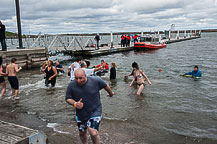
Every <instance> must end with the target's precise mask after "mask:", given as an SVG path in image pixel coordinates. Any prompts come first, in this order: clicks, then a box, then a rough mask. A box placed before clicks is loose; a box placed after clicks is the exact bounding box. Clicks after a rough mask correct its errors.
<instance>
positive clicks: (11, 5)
mask: <svg viewBox="0 0 217 144" xmlns="http://www.w3.org/2000/svg"><path fill="white" fill-rule="evenodd" d="M20 11H21V19H22V20H21V22H22V33H23V34H38V33H39V32H41V33H42V34H71V33H102V32H108V33H109V32H110V31H112V32H141V31H144V32H145V31H159V30H169V29H170V28H171V24H175V29H176V30H185V29H192V30H194V29H216V28H217V0H20ZM0 20H1V21H2V23H3V24H5V26H6V29H7V31H11V32H17V22H16V9H15V0H0Z"/></svg>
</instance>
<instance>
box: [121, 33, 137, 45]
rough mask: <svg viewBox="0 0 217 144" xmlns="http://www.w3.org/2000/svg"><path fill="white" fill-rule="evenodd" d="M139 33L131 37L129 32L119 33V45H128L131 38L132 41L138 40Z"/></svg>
mask: <svg viewBox="0 0 217 144" xmlns="http://www.w3.org/2000/svg"><path fill="white" fill-rule="evenodd" d="M138 37H139V35H137V34H135V35H134V36H133V37H131V35H130V34H128V35H121V47H129V46H130V42H131V39H132V38H133V41H134V43H135V42H138Z"/></svg>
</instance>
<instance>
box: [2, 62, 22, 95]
mask: <svg viewBox="0 0 217 144" xmlns="http://www.w3.org/2000/svg"><path fill="white" fill-rule="evenodd" d="M16 61H17V59H16V58H12V59H11V64H9V65H8V66H7V67H6V74H7V75H8V81H9V83H10V85H11V88H12V93H13V94H14V98H15V99H19V97H18V89H19V81H18V79H17V73H18V72H19V71H20V70H21V69H22V67H19V68H18V66H17V64H16Z"/></svg>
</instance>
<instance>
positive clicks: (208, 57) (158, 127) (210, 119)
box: [8, 33, 217, 144]
mask: <svg viewBox="0 0 217 144" xmlns="http://www.w3.org/2000/svg"><path fill="white" fill-rule="evenodd" d="M216 38H217V33H203V34H202V37H201V38H200V39H194V40H189V41H183V42H179V43H173V44H168V45H167V48H164V49H159V50H155V51H139V52H135V51H130V52H124V53H117V54H111V55H108V56H100V57H95V58H90V59H88V60H90V62H91V64H92V65H96V64H99V63H100V60H101V59H104V60H105V61H106V62H107V63H109V64H110V63H111V62H115V63H116V65H117V66H118V67H117V80H116V81H115V82H110V80H109V76H108V75H107V76H104V77H102V79H103V80H105V81H106V82H107V83H109V84H110V85H111V88H112V90H113V91H114V92H115V95H114V96H113V97H112V98H110V97H107V94H106V92H105V91H104V90H102V91H101V100H102V104H103V120H102V127H103V129H101V130H100V131H101V133H102V137H103V138H102V141H103V143H147V144H159V143H161V144H162V143H165V144H181V143H205V144H209V143H217V76H216V72H217V63H216V62H217V60H216V56H217V55H216V50H217V39H216ZM57 58H58V57H57ZM58 59H59V58H58ZM134 61H136V62H137V63H139V65H140V67H141V69H142V70H143V71H144V72H145V74H146V75H147V76H148V78H149V79H150V81H151V82H152V85H151V86H149V85H148V84H147V83H146V87H145V89H144V90H143V94H142V95H141V96H137V95H136V91H137V89H135V88H134V87H132V88H129V84H130V82H131V80H132V77H131V78H129V79H128V80H124V75H127V74H129V73H130V72H131V70H132V68H131V64H132V63H133V62H134ZM70 63H71V62H70V61H64V62H63V66H64V68H65V71H67V67H68V66H69V65H70ZM194 65H198V66H199V69H200V70H201V71H202V73H203V76H202V78H201V79H199V80H193V79H191V78H185V77H182V76H179V75H181V74H183V73H185V72H189V71H192V70H193V67H194ZM159 69H161V70H162V71H161V72H159V71H158V70H159ZM18 76H19V80H20V94H19V95H20V97H21V98H20V102H19V104H17V105H18V106H17V107H16V108H15V110H16V109H20V108H22V109H24V110H25V111H26V112H27V113H28V114H31V115H35V116H36V117H38V118H40V119H41V120H44V121H46V122H47V123H48V124H49V125H48V126H49V127H54V128H55V129H56V130H57V131H61V132H63V133H66V134H70V133H72V132H71V130H69V127H76V124H75V121H74V119H73V115H74V113H73V107H72V106H69V105H68V104H66V102H65V100H64V98H65V91H66V88H67V85H68V83H69V77H68V76H67V74H66V73H65V74H64V75H61V76H58V78H57V84H56V87H55V88H46V87H45V86H44V80H43V74H42V73H40V72H39V70H38V69H35V70H26V71H24V70H23V71H21V72H20V73H19V75H18ZM8 87H9V85H8ZM8 92H9V90H8Z"/></svg>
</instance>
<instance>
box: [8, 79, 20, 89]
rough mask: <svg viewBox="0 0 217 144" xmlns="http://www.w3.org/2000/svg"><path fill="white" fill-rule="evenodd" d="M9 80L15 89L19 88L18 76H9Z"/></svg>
mask: <svg viewBox="0 0 217 144" xmlns="http://www.w3.org/2000/svg"><path fill="white" fill-rule="evenodd" d="M8 81H9V83H10V85H11V88H12V89H15V90H18V89H19V82H18V79H17V77H16V76H8Z"/></svg>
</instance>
